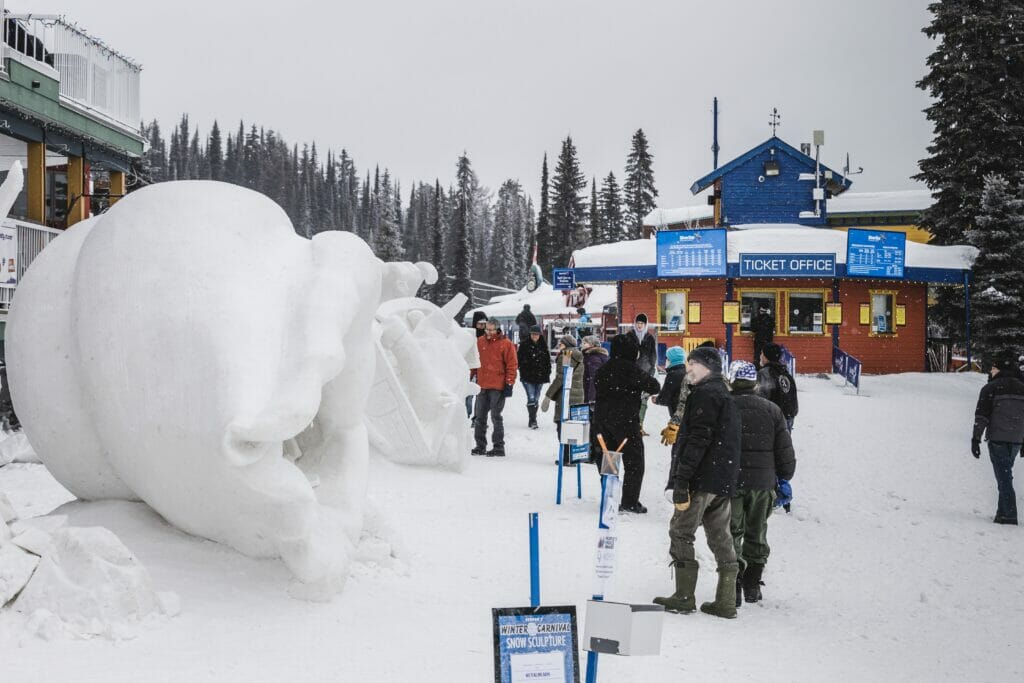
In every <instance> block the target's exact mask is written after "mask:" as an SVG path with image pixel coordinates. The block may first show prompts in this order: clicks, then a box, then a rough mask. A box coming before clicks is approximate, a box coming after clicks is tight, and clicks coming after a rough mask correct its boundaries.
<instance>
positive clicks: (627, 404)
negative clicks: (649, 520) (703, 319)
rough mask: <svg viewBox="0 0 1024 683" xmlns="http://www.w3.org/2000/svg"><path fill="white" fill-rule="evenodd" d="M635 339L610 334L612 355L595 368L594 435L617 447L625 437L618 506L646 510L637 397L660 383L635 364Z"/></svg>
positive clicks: (634, 337) (623, 508) (642, 446)
mask: <svg viewBox="0 0 1024 683" xmlns="http://www.w3.org/2000/svg"><path fill="white" fill-rule="evenodd" d="M636 339H637V338H636V335H634V334H617V335H615V336H614V337H612V352H611V358H610V359H609V360H608V362H607V363H605V364H604V365H602V366H601V367H600V368H599V369H598V371H597V375H596V377H595V380H594V397H595V402H594V424H593V434H595V437H594V438H595V439H596V435H597V434H601V435H602V436H603V437H604V440H605V443H607V444H608V446H609V447H610V448H616V447H617V446H618V445H619V444H620V443H622V441H623V440H624V439H626V440H627V441H626V446H625V448H624V450H623V452H622V464H623V469H624V470H625V471H624V476H623V481H622V501H621V504H620V505H619V510H621V511H623V512H635V513H639V514H642V513H645V512H647V508H646V507H644V505H643V504H642V503H641V502H640V489H641V487H642V486H643V482H644V440H643V438H642V436H641V434H640V405H641V399H640V397H641V395H643V394H656V393H658V392H659V391H661V385H660V384H658V380H656V379H654V378H653V377H651V376H650V375H649V374H647V373H646V372H644V371H643V370H641V369H640V366H639V365H638V364H637V356H638V355H639V353H640V348H639V345H638V344H637V341H636ZM596 455H597V454H596V453H595V456H596ZM596 459H597V460H600V458H596Z"/></svg>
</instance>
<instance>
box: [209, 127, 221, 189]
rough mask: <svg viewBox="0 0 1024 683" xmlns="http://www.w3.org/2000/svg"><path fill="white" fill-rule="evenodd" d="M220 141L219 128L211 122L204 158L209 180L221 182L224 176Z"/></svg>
mask: <svg viewBox="0 0 1024 683" xmlns="http://www.w3.org/2000/svg"><path fill="white" fill-rule="evenodd" d="M222 145H223V143H222V142H221V139H220V126H218V125H217V122H216V121H214V122H213V128H211V129H210V138H209V140H207V142H206V158H207V163H208V164H209V166H210V178H211V179H212V180H223V179H224V178H223V176H224V158H223V156H224V150H223V147H222Z"/></svg>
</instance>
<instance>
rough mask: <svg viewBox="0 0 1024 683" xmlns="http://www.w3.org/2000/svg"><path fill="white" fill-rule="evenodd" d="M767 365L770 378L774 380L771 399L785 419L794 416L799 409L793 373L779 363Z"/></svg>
mask: <svg viewBox="0 0 1024 683" xmlns="http://www.w3.org/2000/svg"><path fill="white" fill-rule="evenodd" d="M768 367H769V370H768V372H770V373H771V376H772V379H773V380H774V381H775V390H774V391H773V392H772V397H771V398H772V400H773V401H774V402H775V404H776V405H778V406H779V408H781V409H782V414H783V415H784V416H785V417H786V419H792V418H794V417H796V414H797V413H798V412H799V411H800V406H799V404H798V403H797V398H796V380H794V379H793V375H791V374H789V370H787V369H786V368H785V367H783V366H781V365H777V364H774V363H773V364H772V365H770V366H768Z"/></svg>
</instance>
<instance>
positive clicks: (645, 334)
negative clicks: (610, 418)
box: [629, 313, 658, 436]
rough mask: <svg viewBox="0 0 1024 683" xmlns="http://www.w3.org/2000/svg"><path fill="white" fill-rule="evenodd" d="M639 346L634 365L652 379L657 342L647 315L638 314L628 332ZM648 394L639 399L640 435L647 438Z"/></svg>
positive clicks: (656, 369)
mask: <svg viewBox="0 0 1024 683" xmlns="http://www.w3.org/2000/svg"><path fill="white" fill-rule="evenodd" d="M629 334H631V335H633V337H634V338H635V339H636V343H637V344H639V346H640V354H639V355H638V356H637V359H636V364H637V366H639V368H640V369H641V370H642V371H643V372H645V373H647V374H648V375H650V376H651V377H654V376H655V374H657V372H658V342H657V340H656V339H655V338H654V335H653V334H652V333H651V329H650V325H649V324H648V322H647V314H646V313H640V314H638V315H637V316H636V318H635V319H634V320H633V329H632V330H630V331H629ZM648 397H649V394H647V393H644V394H643V395H642V396H641V397H640V398H641V400H640V434H641V435H642V436H647V432H646V431H644V417H645V416H646V415H647V399H648Z"/></svg>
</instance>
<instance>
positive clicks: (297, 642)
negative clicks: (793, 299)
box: [0, 374, 1024, 683]
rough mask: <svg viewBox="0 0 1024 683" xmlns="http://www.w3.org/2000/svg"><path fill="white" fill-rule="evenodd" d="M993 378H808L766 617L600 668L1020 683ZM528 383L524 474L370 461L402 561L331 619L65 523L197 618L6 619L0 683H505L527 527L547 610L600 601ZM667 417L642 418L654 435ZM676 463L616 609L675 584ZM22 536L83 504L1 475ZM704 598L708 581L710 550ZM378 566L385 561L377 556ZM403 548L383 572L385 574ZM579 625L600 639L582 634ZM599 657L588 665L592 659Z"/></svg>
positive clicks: (98, 509)
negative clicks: (860, 381) (120, 550)
mask: <svg viewBox="0 0 1024 683" xmlns="http://www.w3.org/2000/svg"><path fill="white" fill-rule="evenodd" d="M982 381H983V380H982V378H981V377H980V376H979V375H923V374H909V375H898V376H887V377H865V378H864V387H863V390H862V392H861V393H862V395H861V396H855V395H854V394H853V392H852V390H851V389H848V388H844V387H842V385H841V384H839V383H836V382H835V381H833V380H826V379H818V378H813V377H800V378H799V383H800V389H801V395H800V405H801V412H800V415H799V417H798V418H797V423H796V430H795V431H794V435H793V436H794V440H795V444H796V448H797V458H798V463H797V474H796V477H795V478H794V481H793V487H794V493H795V500H794V503H793V512H792V514H790V515H785V514H778V515H775V516H773V517H772V519H771V522H770V527H769V541H770V542H771V545H772V548H773V554H772V557H771V559H770V561H769V564H768V569H767V570H766V572H765V582H766V586H765V588H764V593H765V600H764V602H763V603H759V604H757V605H744V606H743V607H742V608H741V609H740V615H739V618H738V619H737V620H735V621H728V620H722V619H717V618H714V617H710V616H707V615H703V614H699V613H698V614H692V615H686V616H683V615H671V614H669V615H666V617H665V628H664V637H663V641H662V654H661V655H660V656H658V657H637V658H619V657H612V656H602V657H601V664H600V675H599V680H602V681H656V682H660V681H676V680H681V679H683V678H690V677H699V678H700V679H701V680H756V681H758V682H764V681H790V680H801V681H804V680H806V681H811V680H826V679H832V680H841V681H842V680H854V679H857V680H869V681H908V680H912V681H936V680H971V681H985V680H1002V681H1005V680H1016V679H1017V677H1019V676H1024V663H1022V660H1021V658H1020V657H1019V656H1018V652H1019V644H1020V640H1021V630H1020V620H1019V616H1020V615H1021V614H1024V553H1022V552H1021V551H1022V549H1024V531H1022V530H1021V529H1020V528H1018V527H1010V526H997V525H994V524H992V522H991V518H992V515H993V514H994V511H995V500H996V496H995V482H994V478H993V476H992V471H991V466H990V465H989V463H988V461H987V459H986V458H984V457H983V459H982V460H981V461H976V460H974V458H972V457H971V456H970V452H969V442H970V427H971V423H972V419H973V407H974V401H975V399H976V397H977V392H978V390H979V388H980V387H981V384H982ZM523 401H524V399H523V394H522V390H521V387H519V386H517V387H516V395H515V396H514V397H513V398H512V399H509V404H508V407H507V409H506V431H507V439H506V441H507V450H508V457H506V458H504V459H496V458H474V459H473V460H472V462H471V463H470V466H469V467H468V469H467V471H466V472H465V473H463V474H461V475H460V474H453V473H450V472H442V471H437V470H429V469H415V468H408V467H402V466H398V465H394V464H392V463H389V462H376V463H375V464H374V466H373V471H372V472H371V492H370V494H371V498H372V500H373V501H374V502H375V504H376V506H377V508H378V509H379V511H380V514H381V516H382V518H383V519H384V520H386V523H387V524H390V526H391V527H393V528H394V529H397V530H398V531H397V533H398V534H399V536H398V539H397V540H398V541H399V542H398V543H397V545H398V547H399V548H400V550H401V551H402V555H403V557H402V560H401V561H400V562H397V563H395V562H389V561H387V560H383V561H374V560H373V559H372V557H371V558H370V559H368V560H366V561H364V562H363V563H361V564H359V565H358V566H357V567H356V568H355V569H354V571H353V575H352V577H351V578H350V579H349V582H348V585H347V587H346V589H345V591H344V593H343V594H342V595H341V596H339V597H338V598H337V599H335V600H334V601H333V602H331V603H327V604H316V603H307V602H301V601H298V600H294V599H292V598H290V597H288V595H287V593H286V587H287V585H288V582H289V579H290V575H289V573H288V571H287V570H286V569H285V567H284V566H283V564H281V562H280V561H276V560H274V561H271V560H263V561H261V560H252V559H249V558H246V557H244V556H242V555H239V554H238V553H236V552H234V551H233V550H231V549H230V548H227V547H225V546H221V545H218V544H215V543H212V542H209V541H203V540H198V539H196V538H192V537H189V536H187V535H185V534H183V533H180V532H178V531H176V530H174V529H173V528H170V527H169V526H167V525H166V524H164V523H163V522H162V520H160V518H159V517H157V516H156V515H155V514H153V513H152V512H150V511H149V510H148V509H147V508H145V507H144V506H142V505H141V504H132V503H125V502H111V503H96V504H82V503H72V504H70V505H66V506H64V507H62V509H61V513H62V514H67V515H68V517H69V524H72V525H78V526H87V525H102V526H106V527H108V528H109V529H111V530H112V531H113V532H114V533H116V534H117V535H118V536H119V537H120V538H121V540H122V541H123V542H124V543H125V545H127V546H128V547H129V548H130V549H132V550H133V551H134V552H135V553H136V555H137V556H138V558H139V559H140V560H141V561H142V563H143V564H144V565H145V566H146V567H147V569H148V570H149V572H150V574H151V575H152V579H153V584H154V587H155V588H156V589H157V590H160V591H174V592H175V593H177V594H178V596H180V598H181V613H180V615H179V616H177V617H174V618H170V619H166V620H163V621H158V622H155V623H150V624H147V625H146V626H145V627H144V628H143V629H142V630H141V633H140V635H139V636H138V637H137V638H135V639H133V640H127V641H119V642H111V641H107V640H100V639H97V640H89V641H68V640H62V641H52V642H51V641H45V640H42V639H40V638H37V637H35V636H29V635H27V634H26V632H25V630H24V629H23V622H22V619H21V618H20V617H19V616H18V615H16V614H12V613H11V612H10V610H7V612H6V613H5V614H4V615H3V616H2V617H0V681H19V682H20V681H58V680H59V681H91V680H95V681H151V680H153V681H182V680H187V681H256V680H258V681H285V680H303V681H401V682H409V681H418V682H421V683H434V682H448V681H453V682H456V681H457V682H461V681H466V682H471V683H479V682H480V681H488V680H493V669H492V667H493V654H492V637H491V613H490V609H491V607H497V606H521V605H526V604H529V595H530V586H529V563H528V535H527V514H528V513H529V512H534V511H536V512H539V513H540V534H541V582H542V601H543V602H544V603H545V604H567V603H575V604H576V605H577V609H578V611H579V614H580V618H581V621H582V619H583V617H584V615H585V603H586V600H587V598H588V597H589V596H590V593H591V587H592V583H593V582H592V578H591V574H592V564H593V560H594V549H593V546H594V539H595V526H596V517H597V499H598V492H599V486H598V481H597V476H596V473H595V472H594V471H593V469H592V468H589V467H588V468H587V469H585V470H584V475H585V478H584V495H583V499H582V500H581V501H580V500H577V499H576V498H575V480H574V479H571V480H570V481H569V482H568V483H567V485H566V489H565V490H566V495H567V497H566V501H565V504H563V505H562V506H560V507H559V506H556V505H555V503H554V488H555V473H556V467H555V465H554V453H555V436H554V427H553V425H552V424H551V422H550V413H548V414H542V422H541V425H542V428H541V430H539V431H538V432H531V431H529V430H527V429H526V428H525V425H526V411H525V408H524V405H523ZM665 418H666V413H665V409H664V408H661V407H658V406H652V407H651V409H650V410H649V411H648V417H647V426H648V431H650V432H651V433H652V434H657V432H658V430H659V429H660V427H661V426H662V425H663V423H664V420H665ZM668 458H669V456H668V449H667V448H665V447H662V446H661V445H660V444H659V443H658V441H657V439H656V437H650V438H648V439H647V478H646V479H645V484H644V492H643V496H642V500H643V502H644V503H645V504H646V505H647V506H648V507H649V508H650V512H649V513H648V514H647V515H643V516H625V517H624V518H620V519H621V521H620V526H619V536H620V551H619V564H618V569H617V574H616V577H615V579H614V584H613V585H614V588H613V589H612V590H611V591H609V594H608V596H607V597H608V598H609V599H612V600H618V601H625V602H648V601H650V599H651V598H652V597H654V596H655V595H664V594H666V593H668V592H670V590H671V588H672V578H671V574H670V570H669V567H668V556H667V522H668V518H669V514H670V513H669V509H670V505H669V504H668V503H667V502H665V501H664V499H663V498H662V496H661V489H662V484H663V482H664V480H665V477H666V470H667V466H668ZM0 491H3V492H5V493H6V494H7V495H8V497H9V498H10V500H11V502H12V503H13V505H14V507H15V508H16V509H17V511H18V512H19V513H20V514H21V515H22V516H23V517H30V516H35V515H42V514H46V513H47V512H49V511H50V510H51V509H52V508H55V507H57V506H60V505H61V504H63V503H65V502H67V501H69V500H70V498H71V496H70V495H69V494H68V493H67V492H66V491H65V490H64V489H62V488H61V487H60V486H59V485H58V484H57V483H56V482H55V481H54V480H53V478H52V477H50V475H49V474H48V473H47V472H46V470H45V469H44V468H43V467H42V466H41V465H34V464H24V463H13V464H10V465H7V466H5V467H2V468H0ZM697 549H698V556H699V559H700V560H701V562H702V573H701V577H700V581H699V583H698V595H697V597H698V600H699V601H700V600H706V599H710V598H711V597H712V593H713V590H714V580H715V574H714V571H713V567H714V562H713V560H712V558H711V556H710V554H709V552H708V551H707V548H706V546H705V544H704V540H703V537H702V536H701V537H699V538H698V543H697ZM369 550H370V551H371V553H370V554H371V555H372V550H373V548H372V547H371V548H369ZM383 555H386V553H382V556H383ZM581 629H582V623H581ZM581 659H585V653H581Z"/></svg>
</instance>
